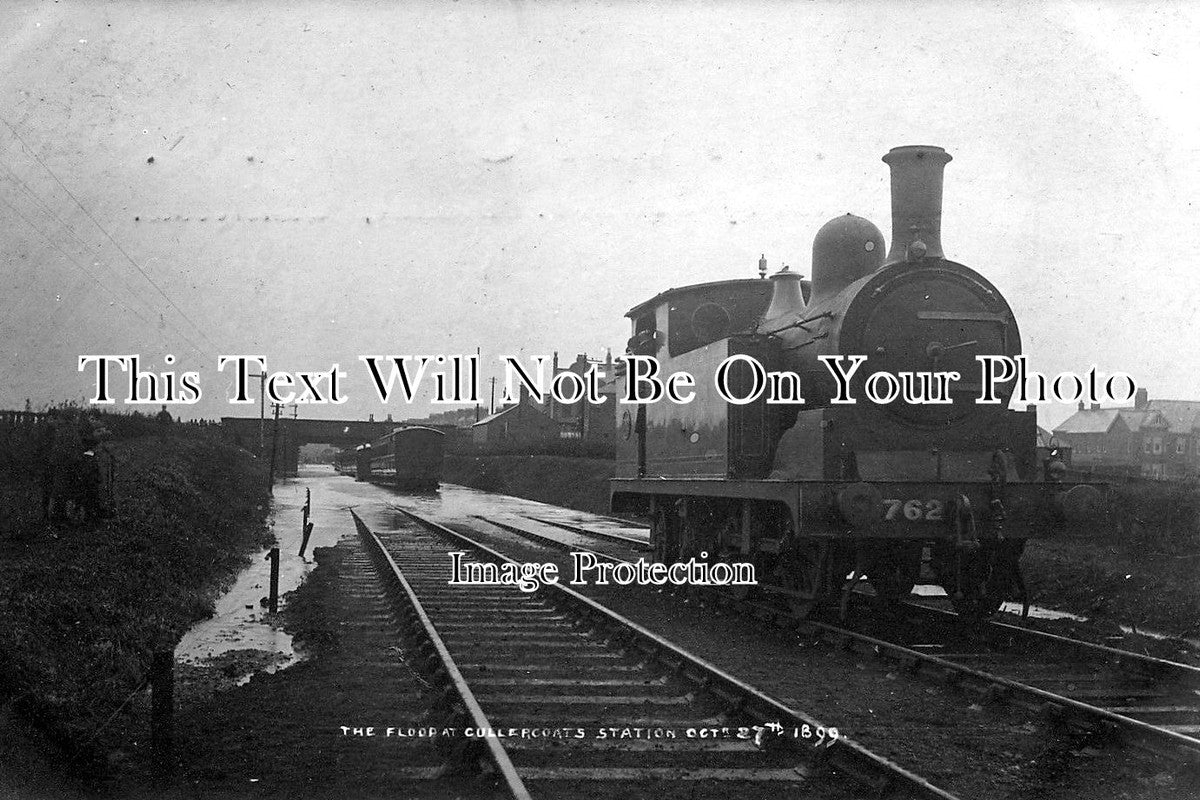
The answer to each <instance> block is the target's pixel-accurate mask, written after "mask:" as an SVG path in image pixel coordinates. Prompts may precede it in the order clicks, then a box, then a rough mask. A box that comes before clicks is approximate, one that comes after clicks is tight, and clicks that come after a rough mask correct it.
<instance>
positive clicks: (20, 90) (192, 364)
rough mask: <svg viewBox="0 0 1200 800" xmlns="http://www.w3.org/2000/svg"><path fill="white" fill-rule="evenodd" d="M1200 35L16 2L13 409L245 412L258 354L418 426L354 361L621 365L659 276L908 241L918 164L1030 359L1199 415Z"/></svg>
mask: <svg viewBox="0 0 1200 800" xmlns="http://www.w3.org/2000/svg"><path fill="white" fill-rule="evenodd" d="M1197 41H1200V8H1197V7H1195V6H1194V5H1193V4H1190V3H1187V2H1172V3H1148V2H1138V3H1116V2H1089V3H1053V2H1052V3H1045V4H1043V3H1029V2H1008V3H968V2H913V3H900V2H873V3H867V2H857V3H838V2H810V3H755V2H749V1H746V2H707V3H653V2H641V3H632V2H617V3H537V4H534V3H524V2H509V3H500V2H495V3H492V2H479V3H474V2H437V3H433V2H428V3H426V2H410V3H405V4H392V3H378V4H372V3H353V4H351V3H348V2H347V3H334V2H330V3H293V4H290V5H284V4H281V3H270V4H267V3H261V4H260V3H227V2H204V3H198V2H197V3H189V2H170V3H167V2H162V3H146V2H141V3H125V2H110V3H69V2H58V3H55V2H50V3H22V2H19V1H14V2H8V3H5V4H3V6H2V7H0V43H2V44H3V46H2V47H0V270H2V272H0V348H2V351H0V408H20V407H22V406H23V405H24V403H25V400H26V399H29V400H30V401H31V402H32V404H33V405H34V406H35V407H39V406H41V405H44V404H46V403H52V402H58V401H61V400H65V399H70V398H76V399H78V398H80V397H81V396H90V394H91V389H92V385H93V376H92V375H91V374H90V372H88V373H81V372H79V371H78V369H77V365H78V360H79V356H80V355H83V354H100V353H103V354H134V353H137V354H140V355H141V356H142V361H143V365H144V368H146V369H151V370H168V369H173V370H175V371H176V373H177V374H178V373H182V372H183V371H187V370H196V371H198V372H199V373H200V385H201V387H202V389H203V394H204V396H203V399H202V400H201V401H200V402H199V403H198V404H196V405H194V406H188V407H182V406H177V407H175V408H174V409H173V410H174V411H175V412H176V413H180V414H182V415H183V416H185V417H195V416H203V417H209V418H215V417H219V416H222V415H242V414H250V413H253V412H254V411H255V410H256V407H254V408H252V409H246V407H238V406H232V405H230V404H228V402H227V399H228V398H229V397H230V396H231V391H232V386H231V381H230V379H229V376H227V375H223V374H219V373H217V372H216V369H215V367H216V360H217V356H218V355H220V354H258V355H263V356H265V357H266V359H267V366H268V369H269V370H272V371H273V370H276V369H280V370H292V371H295V370H312V371H319V370H327V369H329V368H330V366H331V364H333V363H335V362H336V363H339V364H340V365H341V366H342V369H343V370H345V371H346V372H348V373H349V377H348V380H347V383H346V386H345V393H346V394H347V395H348V396H349V398H350V399H349V400H348V401H347V402H346V403H345V404H344V405H341V406H337V407H314V406H309V407H307V408H305V409H304V410H303V415H304V416H325V417H337V418H351V419H361V418H365V417H366V416H367V415H368V414H375V415H376V416H377V417H382V416H383V415H384V414H387V413H392V414H394V415H395V417H396V418H397V419H403V418H406V417H418V416H423V415H424V414H426V413H427V412H429V411H430V410H438V409H437V408H435V407H431V406H430V405H429V404H428V402H427V399H426V398H421V399H420V400H419V401H418V402H417V403H415V404H413V405H411V406H406V405H404V404H399V403H396V402H393V403H392V404H390V405H388V406H384V405H382V404H381V403H380V402H379V400H378V398H377V397H376V396H375V395H374V393H373V391H372V390H371V388H370V383H369V381H368V380H367V377H366V376H367V373H366V370H365V368H364V367H363V365H362V364H361V363H360V362H358V360H357V357H358V356H359V355H364V354H375V355H387V354H416V353H429V354H456V353H473V352H474V351H475V349H476V348H477V347H478V348H480V349H481V352H482V354H483V359H484V363H485V377H487V376H490V375H491V374H498V363H499V362H498V358H499V356H501V355H508V354H510V355H521V356H532V355H549V354H550V353H552V352H554V351H558V352H559V353H560V355H561V357H562V358H563V359H564V360H566V361H570V360H571V359H573V358H574V356H575V354H576V353H583V352H586V353H588V354H589V355H593V356H602V355H603V354H604V352H605V350H606V349H607V348H613V349H614V350H615V351H616V352H617V353H620V352H622V351H623V349H624V343H625V340H626V339H627V338H628V335H629V331H628V321H627V320H626V319H624V313H625V312H626V311H627V310H628V309H629V308H631V307H632V306H634V305H636V304H637V303H639V302H641V301H643V300H645V299H647V298H649V297H650V296H652V295H654V294H656V293H658V292H659V291H662V290H663V289H665V288H668V287H671V286H680V285H685V284H690V283H698V282H702V281H710V280H721V279H726V278H739V277H753V276H755V275H756V274H757V262H758V258H759V255H760V253H765V254H766V258H767V260H768V262H769V264H770V268H771V270H772V271H774V270H775V269H777V268H778V267H779V266H781V265H782V264H788V265H790V266H791V267H792V268H793V269H795V270H798V271H800V272H801V273H803V274H807V273H808V270H809V265H810V259H811V246H812V237H813V235H814V234H815V233H816V231H817V229H818V228H819V227H820V226H821V225H822V224H823V223H824V222H825V221H826V220H828V219H829V218H831V217H834V216H837V215H840V214H843V213H846V212H848V211H849V212H853V213H856V214H859V215H861V216H865V217H867V218H868V219H871V220H872V221H874V222H875V223H876V224H877V225H878V226H879V227H880V228H881V230H883V231H884V234H885V236H890V227H891V225H890V205H889V198H888V171H887V167H886V165H884V164H883V163H882V162H881V161H880V157H881V156H882V155H883V154H884V153H886V152H887V150H888V149H889V148H891V147H894V146H897V145H903V144H935V145H940V146H942V147H945V148H946V149H947V150H948V151H949V152H950V153H951V154H952V155H953V157H954V160H953V161H952V162H951V163H950V164H949V165H948V166H947V168H946V184H945V196H944V211H943V231H942V241H943V245H944V248H945V252H946V255H947V257H949V258H952V259H954V260H956V261H959V262H961V263H964V264H967V265H968V266H971V267H972V268H974V269H976V270H978V271H979V272H981V273H983V274H984V275H985V276H987V277H988V278H989V279H990V280H991V281H992V282H993V283H994V284H995V285H996V286H997V287H998V288H999V289H1000V290H1001V292H1003V293H1004V295H1005V296H1006V297H1007V299H1008V301H1009V303H1010V304H1011V306H1012V307H1013V310H1014V313H1015V315H1016V318H1017V320H1018V324H1019V326H1020V330H1021V335H1022V339H1023V343H1024V351H1025V353H1026V354H1027V355H1028V356H1029V360H1030V366H1031V367H1032V368H1034V369H1037V370H1040V371H1043V372H1045V373H1047V374H1055V373H1058V372H1061V371H1072V372H1077V373H1082V372H1085V371H1086V370H1087V369H1088V368H1089V367H1091V366H1092V365H1095V366H1097V367H1098V368H1099V369H1100V370H1102V371H1104V372H1112V371H1118V370H1120V371H1126V372H1129V373H1131V374H1132V375H1133V377H1134V378H1135V379H1136V380H1137V381H1138V383H1139V384H1141V385H1143V386H1145V387H1146V388H1148V390H1149V392H1150V395H1151V396H1152V397H1165V398H1176V399H1200V374H1198V373H1197V369H1196V367H1197V362H1198V358H1197V355H1196V346H1197V343H1198V342H1200V313H1198V310H1200V269H1198V267H1200V264H1198V263H1197V242H1200V215H1198V214H1197V206H1196V204H1197V200H1198V194H1200V135H1198V134H1200V124H1198V123H1200V81H1198V80H1197V78H1196V77H1195V76H1197V75H1200V48H1197V47H1196V45H1195V43H1196V42H1197ZM168 353H170V354H172V355H173V356H175V359H176V363H175V364H174V365H173V366H167V365H166V364H165V363H164V357H165V356H166V354H168ZM493 365H496V366H493ZM1072 410H1073V407H1065V406H1054V407H1043V408H1042V409H1040V418H1041V421H1042V424H1044V425H1052V424H1054V423H1056V422H1058V421H1060V420H1061V419H1063V418H1065V417H1066V416H1067V415H1069V413H1071V411H1072Z"/></svg>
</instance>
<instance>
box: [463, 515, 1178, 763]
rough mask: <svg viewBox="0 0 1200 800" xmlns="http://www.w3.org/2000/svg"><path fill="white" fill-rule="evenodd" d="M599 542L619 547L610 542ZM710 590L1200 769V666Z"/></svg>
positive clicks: (561, 544) (937, 619)
mask: <svg viewBox="0 0 1200 800" xmlns="http://www.w3.org/2000/svg"><path fill="white" fill-rule="evenodd" d="M530 518H531V519H534V520H535V521H538V522H542V523H543V524H550V525H556V523H552V522H550V521H549V520H544V519H540V518H535V517H530ZM478 519H480V520H482V521H484V522H487V523H488V524H491V525H494V526H496V527H498V528H500V529H501V530H505V531H508V532H510V533H513V534H516V535H519V536H523V537H524V538H527V539H530V540H532V541H535V542H539V543H541V544H545V545H548V546H551V547H555V548H557V549H561V550H580V549H581V548H580V547H579V546H578V545H576V544H572V543H569V542H565V541H562V540H560V539H556V538H554V537H551V536H547V535H544V534H540V533H536V532H534V531H531V530H528V529H526V528H522V527H520V526H519V525H515V524H513V523H512V522H511V521H508V522H505V521H501V520H497V519H492V518H487V517H478ZM556 527H561V528H564V529H566V530H570V531H571V532H572V533H574V534H576V535H587V534H588V533H591V532H590V531H588V530H587V529H586V528H585V527H582V526H570V527H569V528H568V527H566V526H563V525H556ZM596 538H599V539H601V540H602V541H603V542H605V543H610V542H612V541H613V540H612V538H611V537H609V536H607V535H605V536H601V537H596ZM590 552H592V553H593V555H595V556H596V557H597V558H602V559H607V560H613V561H627V560H628V559H626V558H624V557H623V554H622V553H621V552H620V551H619V550H614V549H613V548H612V547H609V546H606V547H604V549H602V550H590ZM625 554H628V550H626V551H625ZM708 591H709V592H710V593H711V594H713V595H714V596H715V597H716V598H717V599H718V601H719V602H721V603H723V604H726V605H729V606H732V607H736V608H737V609H738V610H739V611H741V612H742V613H747V614H749V615H752V616H754V617H757V618H760V619H765V620H768V621H771V622H774V623H776V624H780V625H782V626H785V627H789V628H792V627H794V628H798V629H799V630H800V631H801V632H802V633H806V634H808V635H810V636H811V637H813V638H814V639H817V640H821V641H824V642H826V643H827V644H829V645H831V646H833V647H835V648H838V649H841V650H847V651H852V652H856V653H860V654H864V655H868V656H871V657H873V658H877V659H880V660H883V661H886V662H890V663H891V664H894V665H895V666H896V667H897V668H898V669H899V670H900V671H902V672H904V673H906V674H909V675H911V676H913V677H919V678H925V679H932V680H934V681H937V682H940V683H945V684H948V685H951V686H953V687H956V688H957V689H960V690H962V691H964V692H967V693H969V694H971V695H973V696H975V697H977V698H979V699H980V700H982V701H983V702H985V703H1000V704H1007V705H1011V706H1013V707H1016V708H1020V709H1023V710H1025V711H1026V712H1029V713H1032V714H1034V715H1036V716H1039V717H1041V718H1044V719H1047V720H1049V721H1052V722H1055V723H1058V724H1062V725H1065V726H1067V727H1069V728H1071V729H1073V730H1078V731H1083V732H1090V733H1093V734H1098V735H1100V736H1102V737H1104V738H1107V739H1116V740H1118V741H1121V742H1123V743H1126V744H1130V745H1134V746H1137V747H1140V748H1143V749H1145V750H1147V751H1149V752H1151V753H1154V754H1156V755H1160V756H1165V757H1167V758H1170V759H1173V760H1176V761H1179V762H1182V763H1184V764H1186V765H1189V766H1191V767H1193V768H1195V767H1200V668H1197V667H1194V666H1190V665H1187V664H1181V663H1177V662H1173V661H1168V660H1164V659H1159V658H1154V657H1152V656H1147V655H1143V654H1141V653H1136V652H1132V651H1128V650H1120V649H1118V648H1113V647H1107V646H1104V645H1099V644H1095V643H1092V642H1087V641H1083V640H1079V639H1073V638H1069V637H1065V636H1059V635H1056V634H1051V633H1046V632H1043V631H1038V630H1036V629H1032V628H1025V627H1021V626H1017V625H1011V624H1008V623H1003V622H995V621H988V622H985V623H984V624H982V625H979V626H976V627H973V628H971V629H969V630H964V629H963V627H962V622H961V619H960V618H959V617H957V616H956V615H954V614H951V613H949V612H944V611H940V610H938V609H933V608H929V607H926V606H918V605H912V604H903V605H902V606H901V608H900V609H899V612H900V613H899V614H897V615H890V616H888V617H887V618H886V620H883V624H882V625H881V624H880V619H879V618H878V617H872V616H870V615H868V614H861V613H859V614H851V616H850V618H849V622H850V624H835V623H833V622H827V621H823V620H819V619H811V618H810V619H797V618H796V617H795V616H794V615H793V614H792V613H791V611H789V610H788V609H786V608H783V607H782V606H779V605H775V604H770V603H763V602H755V601H748V600H740V599H737V598H733V597H730V596H729V595H728V594H726V593H722V592H719V591H716V590H708ZM860 599H863V600H865V599H866V598H860ZM862 605H863V606H865V605H866V604H865V603H864V604H862ZM853 608H854V607H853V605H852V609H853ZM858 610H859V611H861V609H858Z"/></svg>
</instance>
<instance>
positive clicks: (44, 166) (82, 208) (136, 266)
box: [0, 117, 220, 352]
mask: <svg viewBox="0 0 1200 800" xmlns="http://www.w3.org/2000/svg"><path fill="white" fill-rule="evenodd" d="M0 122H3V123H4V125H5V127H7V128H8V129H9V130H10V131H12V134H13V136H14V137H16V139H17V141H18V142H20V143H21V146H22V147H23V148H25V151H26V152H27V153H29V155H31V156H32V157H33V158H34V160H36V161H37V162H38V163H39V164H40V165H41V166H42V169H44V170H46V172H47V173H48V174H49V175H50V177H51V178H53V179H54V182H55V183H57V184H58V186H59V187H60V188H61V189H62V190H63V191H64V192H66V193H67V196H68V197H70V198H71V199H72V200H73V201H74V202H75V205H77V206H78V207H79V210H80V211H82V212H83V213H84V215H85V216H86V217H87V218H88V219H89V220H91V222H92V224H93V225H95V226H96V227H97V228H98V229H99V230H100V232H101V233H103V234H104V236H105V237H106V238H107V239H108V240H109V241H110V242H112V244H113V246H114V247H116V248H117V250H118V251H119V252H120V253H121V255H123V256H124V257H125V259H126V260H127V261H129V263H130V264H132V265H133V267H134V269H136V270H137V271H138V273H139V274H140V275H141V276H142V277H143V278H145V279H146V281H147V282H148V283H149V284H150V285H151V286H153V287H154V289H155V291H157V292H158V294H159V295H161V296H162V298H163V299H164V300H166V301H167V303H168V304H169V305H170V306H171V307H172V308H174V309H175V310H176V311H177V312H178V313H179V315H180V316H181V317H183V318H184V319H185V320H187V321H188V323H190V324H191V325H192V327H193V328H195V329H196V332H197V333H199V334H200V337H201V338H202V339H204V340H205V341H206V342H208V344H209V345H210V346H211V347H213V349H214V350H216V351H218V352H219V351H220V348H219V347H218V346H217V345H216V344H215V343H214V342H213V340H212V339H211V338H209V336H208V335H207V334H206V333H205V332H204V329H203V328H201V327H200V325H198V324H197V323H196V321H195V320H193V319H192V318H191V317H190V316H188V314H187V312H185V311H184V310H183V309H182V308H180V307H179V305H178V304H177V303H176V302H175V301H174V300H172V299H171V297H170V296H169V295H168V294H167V293H166V292H165V291H163V289H162V287H161V286H159V285H158V283H157V282H155V280H154V279H153V278H151V277H150V275H149V273H147V272H146V271H145V270H144V269H142V266H141V265H140V264H138V263H137V261H136V260H134V258H133V256H131V255H129V253H128V252H127V251H126V250H125V248H124V247H122V246H121V244H120V243H119V242H118V241H117V240H116V239H115V238H113V236H112V234H111V233H109V232H108V229H107V228H105V227H104V226H103V225H101V224H100V222H99V220H97V219H96V218H95V216H93V215H92V213H91V212H90V211H88V209H87V207H86V206H84V204H83V203H82V202H81V201H80V200H79V198H78V197H76V196H75V193H74V192H72V191H71V190H70V189H69V188H67V185H66V184H65V183H63V182H62V181H61V180H60V179H59V177H58V175H56V174H55V172H54V170H52V169H50V167H49V165H48V164H46V162H45V161H43V160H42V158H41V156H39V155H38V154H37V152H35V151H34V149H33V148H32V147H30V146H29V144H28V143H27V142H26V141H25V139H24V137H22V136H21V134H20V132H19V131H17V129H16V128H15V127H14V126H13V125H12V123H10V122H9V121H8V120H7V119H5V118H3V117H0Z"/></svg>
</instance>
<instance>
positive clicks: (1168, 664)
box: [903, 603, 1200, 680]
mask: <svg viewBox="0 0 1200 800" xmlns="http://www.w3.org/2000/svg"><path fill="white" fill-rule="evenodd" d="M903 605H904V610H905V611H909V612H912V611H915V612H916V613H919V614H924V615H926V616H937V617H942V618H945V619H946V620H947V621H948V620H952V619H954V618H955V617H956V616H957V615H956V614H954V613H953V612H950V611H944V610H943V609H940V608H932V607H930V606H923V605H917V604H916V603H904V604H903ZM986 627H988V628H992V629H995V630H997V631H999V632H1002V633H1005V634H1009V635H1015V636H1024V637H1026V638H1032V639H1039V640H1043V641H1046V642H1049V643H1052V644H1056V645H1061V646H1063V647H1073V648H1076V649H1079V650H1089V651H1094V652H1097V653H1103V654H1104V655H1106V656H1108V657H1110V658H1115V659H1118V660H1120V661H1129V662H1134V663H1137V664H1140V665H1143V666H1147V667H1153V668H1155V669H1159V670H1163V671H1172V672H1177V673H1181V674H1182V675H1186V676H1187V677H1190V678H1194V679H1196V680H1200V667H1196V666H1193V665H1191V664H1183V663H1181V662H1178V661H1171V660H1170V659H1166V658H1158V657H1156V656H1150V655H1146V654H1145V653H1135V652H1133V651H1132V650H1122V649H1120V648H1118V647H1109V646H1108V645H1105V644H1097V643H1096V642H1089V641H1086V640H1083V639H1072V638H1071V637H1070V636H1062V635H1061V634H1057V633H1050V632H1049V631H1039V630H1037V629H1036V628H1026V627H1023V626H1021V625H1013V624H1012V623H1010V622H1001V621H999V620H987V625H986Z"/></svg>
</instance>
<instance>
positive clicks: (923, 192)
mask: <svg viewBox="0 0 1200 800" xmlns="http://www.w3.org/2000/svg"><path fill="white" fill-rule="evenodd" d="M883 161H884V163H885V164H887V165H888V166H889V167H891V168H892V246H891V248H890V249H889V250H888V255H887V261H886V262H885V263H886V264H896V263H899V262H902V261H918V260H920V259H921V258H922V257H927V258H943V257H944V256H943V254H942V170H943V169H944V168H945V166H946V164H947V163H948V162H949V161H950V154H949V153H947V152H946V151H945V150H943V149H942V148H940V147H933V146H929V145H908V146H905V147H893V148H892V149H891V150H890V151H888V154H887V155H886V156H884V157H883Z"/></svg>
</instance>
